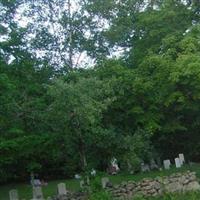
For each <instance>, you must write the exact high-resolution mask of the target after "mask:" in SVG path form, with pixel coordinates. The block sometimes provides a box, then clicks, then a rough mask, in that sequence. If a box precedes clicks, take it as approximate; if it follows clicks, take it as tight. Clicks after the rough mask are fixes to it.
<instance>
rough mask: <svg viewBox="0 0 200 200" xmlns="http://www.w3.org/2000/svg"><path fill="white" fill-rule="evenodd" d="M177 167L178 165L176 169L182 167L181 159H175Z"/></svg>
mask: <svg viewBox="0 0 200 200" xmlns="http://www.w3.org/2000/svg"><path fill="white" fill-rule="evenodd" d="M175 165H176V168H180V167H181V161H180V159H179V158H175Z"/></svg>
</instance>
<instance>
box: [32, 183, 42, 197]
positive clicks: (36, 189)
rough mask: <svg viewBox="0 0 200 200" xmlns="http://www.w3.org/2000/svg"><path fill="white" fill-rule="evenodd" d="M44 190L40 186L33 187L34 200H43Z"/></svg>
mask: <svg viewBox="0 0 200 200" xmlns="http://www.w3.org/2000/svg"><path fill="white" fill-rule="evenodd" d="M43 199H44V198H43V193H42V188H41V187H40V186H37V187H33V200H43Z"/></svg>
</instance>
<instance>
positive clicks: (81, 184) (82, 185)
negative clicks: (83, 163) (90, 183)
mask: <svg viewBox="0 0 200 200" xmlns="http://www.w3.org/2000/svg"><path fill="white" fill-rule="evenodd" d="M80 188H81V189H82V188H84V180H81V181H80Z"/></svg>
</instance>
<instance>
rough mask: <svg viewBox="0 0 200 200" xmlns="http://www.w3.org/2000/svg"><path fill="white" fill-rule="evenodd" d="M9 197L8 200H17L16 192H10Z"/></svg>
mask: <svg viewBox="0 0 200 200" xmlns="http://www.w3.org/2000/svg"><path fill="white" fill-rule="evenodd" d="M9 197H10V200H19V196H18V191H17V190H10V192H9Z"/></svg>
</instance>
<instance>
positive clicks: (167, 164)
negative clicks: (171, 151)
mask: <svg viewBox="0 0 200 200" xmlns="http://www.w3.org/2000/svg"><path fill="white" fill-rule="evenodd" d="M163 165H164V169H170V165H171V162H170V160H164V161H163Z"/></svg>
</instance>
